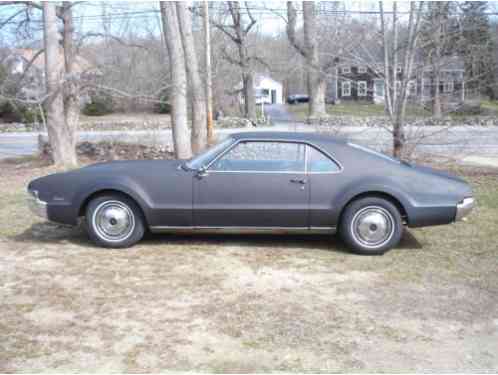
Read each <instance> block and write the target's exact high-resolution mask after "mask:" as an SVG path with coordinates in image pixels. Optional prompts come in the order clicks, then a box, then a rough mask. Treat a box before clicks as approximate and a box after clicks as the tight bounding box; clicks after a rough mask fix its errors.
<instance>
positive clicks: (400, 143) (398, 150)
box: [393, 117, 405, 158]
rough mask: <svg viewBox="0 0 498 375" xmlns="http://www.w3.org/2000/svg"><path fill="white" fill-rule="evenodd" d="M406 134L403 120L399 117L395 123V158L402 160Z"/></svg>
mask: <svg viewBox="0 0 498 375" xmlns="http://www.w3.org/2000/svg"><path fill="white" fill-rule="evenodd" d="M404 144H405V134H404V130H403V119H401V118H399V117H397V118H396V119H395V121H394V123H393V156H394V157H395V158H400V157H401V156H402V154H403V147H404Z"/></svg>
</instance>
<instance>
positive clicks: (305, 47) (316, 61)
mask: <svg viewBox="0 0 498 375" xmlns="http://www.w3.org/2000/svg"><path fill="white" fill-rule="evenodd" d="M287 18H288V21H287V37H288V38H289V41H290V43H291V44H292V46H294V48H295V49H296V50H297V51H298V52H299V53H300V54H301V55H302V56H303V57H304V58H305V60H306V74H307V86H308V95H309V97H310V101H309V117H310V118H320V117H324V116H327V111H326V109H325V92H326V88H327V84H326V80H325V75H324V74H323V73H322V71H321V67H320V58H319V54H318V52H319V51H318V43H317V27H316V23H317V20H316V19H317V13H316V4H315V2H313V1H303V28H304V44H303V43H301V42H300V41H299V40H298V38H297V36H296V23H297V11H296V9H295V7H294V4H293V3H292V2H291V1H288V2H287Z"/></svg>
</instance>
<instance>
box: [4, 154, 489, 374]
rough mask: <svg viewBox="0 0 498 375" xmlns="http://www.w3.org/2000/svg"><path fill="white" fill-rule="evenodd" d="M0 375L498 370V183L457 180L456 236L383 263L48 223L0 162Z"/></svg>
mask: <svg viewBox="0 0 498 375" xmlns="http://www.w3.org/2000/svg"><path fill="white" fill-rule="evenodd" d="M0 169H1V171H2V172H1V173H2V178H1V179H0V304H1V305H0V307H1V309H2V320H1V322H0V372H41V371H52V372H70V371H71V372H74V371H78V372H81V371H84V372H97V371H98V372H159V371H189V370H191V371H216V372H265V371H283V372H310V371H314V372H317V371H328V372H336V371H342V372H347V371H353V372H360V371H361V372H373V371H383V372H413V371H420V372H422V371H427V372H430V371H435V372H443V371H444V372H465V371H475V370H476V369H479V370H480V371H491V372H496V371H498V352H497V350H496V344H497V342H498V313H497V312H498V272H497V270H498V245H497V244H498V226H497V223H498V171H496V170H489V171H476V170H474V169H459V170H456V173H458V174H460V175H463V176H464V177H465V178H466V179H468V180H469V181H470V183H471V184H472V186H473V188H474V190H475V194H476V197H477V201H478V207H477V209H476V210H475V211H474V212H473V214H472V215H471V216H470V217H469V220H468V221H467V222H459V223H456V224H452V225H447V226H441V227H431V228H422V229H408V230H407V231H406V233H405V234H404V237H403V240H402V242H401V244H400V245H399V246H398V247H397V248H396V249H394V250H392V251H390V252H388V253H387V254H385V255H384V256H378V257H365V256H357V255H353V254H351V253H349V252H347V251H346V249H345V248H344V246H343V244H342V243H341V242H340V241H339V240H338V239H337V238H335V237H329V236H316V237H315V236H308V237H306V236H291V237H284V236H282V237H280V236H273V237H270V236H240V235H234V236H214V235H213V236H205V235H203V236H200V235H198V236H180V235H175V236H174V235H162V236H158V235H157V236H156V235H154V236H153V235H149V236H148V237H147V238H146V239H144V240H143V241H142V242H140V243H139V244H138V245H137V246H135V247H133V248H131V249H127V250H105V249H101V248H97V247H95V246H94V245H93V244H92V243H91V242H90V241H89V240H88V239H87V237H86V235H85V233H84V231H82V230H81V229H80V228H67V227H63V226H59V225H56V224H50V223H46V222H43V221H42V220H40V219H38V218H36V217H34V216H33V215H31V214H30V212H29V211H28V209H27V207H26V205H25V201H24V199H25V192H24V191H25V187H26V184H27V182H28V181H29V180H31V179H32V178H34V177H35V176H40V175H45V174H47V173H50V172H53V168H52V167H47V166H43V165H40V163H39V162H37V161H34V160H31V161H24V162H22V163H7V162H0Z"/></svg>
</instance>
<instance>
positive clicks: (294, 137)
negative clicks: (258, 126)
mask: <svg viewBox="0 0 498 375" xmlns="http://www.w3.org/2000/svg"><path fill="white" fill-rule="evenodd" d="M230 137H232V138H234V139H237V140H243V139H262V140H266V139H268V140H288V141H315V142H334V143H341V144H344V143H346V142H347V141H346V140H345V139H343V138H338V137H334V136H332V135H329V134H323V133H315V132H284V131H259V132H258V131H254V132H242V133H232V134H230Z"/></svg>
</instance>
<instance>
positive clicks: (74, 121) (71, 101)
mask: <svg viewBox="0 0 498 375" xmlns="http://www.w3.org/2000/svg"><path fill="white" fill-rule="evenodd" d="M72 6H73V4H72V3H71V2H69V1H64V2H63V5H62V7H63V11H62V20H63V22H64V29H63V38H62V43H63V47H64V67H65V70H66V75H65V81H64V91H63V96H64V99H63V102H64V118H65V122H66V128H67V132H68V139H69V144H70V147H72V148H73V149H75V150H76V141H77V139H76V137H77V131H78V122H79V117H80V98H79V83H78V81H79V77H77V76H76V73H75V71H74V59H75V56H76V53H75V48H74V23H73V11H72Z"/></svg>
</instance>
